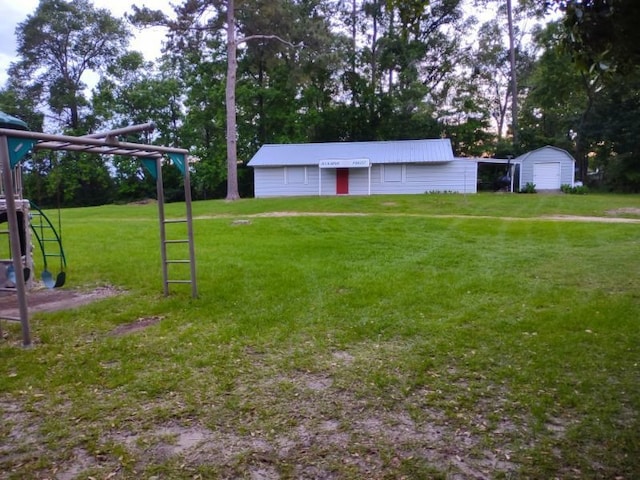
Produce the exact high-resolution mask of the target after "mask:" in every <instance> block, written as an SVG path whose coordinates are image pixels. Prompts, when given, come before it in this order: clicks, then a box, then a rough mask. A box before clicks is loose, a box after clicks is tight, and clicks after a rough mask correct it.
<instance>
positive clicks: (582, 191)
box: [560, 184, 589, 195]
mask: <svg viewBox="0 0 640 480" xmlns="http://www.w3.org/2000/svg"><path fill="white" fill-rule="evenodd" d="M560 191H561V192H562V193H570V194H575V195H586V194H587V193H588V192H589V187H587V186H586V185H576V186H573V187H572V186H571V185H568V184H563V185H560Z"/></svg>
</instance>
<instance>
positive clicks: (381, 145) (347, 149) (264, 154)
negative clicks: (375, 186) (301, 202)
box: [249, 138, 454, 167]
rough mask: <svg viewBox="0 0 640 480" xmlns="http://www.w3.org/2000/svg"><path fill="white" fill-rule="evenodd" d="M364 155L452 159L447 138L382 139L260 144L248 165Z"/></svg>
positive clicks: (392, 159)
mask: <svg viewBox="0 0 640 480" xmlns="http://www.w3.org/2000/svg"><path fill="white" fill-rule="evenodd" d="M354 158H357V159H368V160H369V161H370V162H371V163H443V162H450V161H452V160H453V159H454V157H453V149H452V148H451V141H450V140H449V139H448V138H440V139H430V140H395V141H385V142H333V143H299V144H282V145H274V144H267V145H263V146H262V147H261V148H260V150H258V152H257V153H256V154H255V155H254V156H253V158H252V159H251V160H250V161H249V166H250V167H277V166H284V165H291V166H296V165H297V166H301V165H318V164H319V163H320V162H321V161H322V160H342V159H345V160H346V159H354Z"/></svg>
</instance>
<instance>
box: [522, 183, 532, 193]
mask: <svg viewBox="0 0 640 480" xmlns="http://www.w3.org/2000/svg"><path fill="white" fill-rule="evenodd" d="M520 193H536V185H535V183H532V182H527V183H526V184H525V186H524V187H522V188H521V189H520Z"/></svg>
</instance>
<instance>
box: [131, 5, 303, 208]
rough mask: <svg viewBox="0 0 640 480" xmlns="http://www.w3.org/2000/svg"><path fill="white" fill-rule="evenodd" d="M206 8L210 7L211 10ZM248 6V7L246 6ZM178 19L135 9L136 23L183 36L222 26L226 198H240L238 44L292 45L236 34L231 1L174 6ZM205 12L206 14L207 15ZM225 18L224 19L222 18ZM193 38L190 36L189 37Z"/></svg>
mask: <svg viewBox="0 0 640 480" xmlns="http://www.w3.org/2000/svg"><path fill="white" fill-rule="evenodd" d="M209 7H212V9H211V11H210V9H209ZM247 8H251V6H247ZM177 13H178V18H177V20H176V21H169V20H168V19H167V18H166V17H165V16H164V15H162V13H161V12H157V11H156V12H154V11H151V10H149V9H147V8H142V9H140V8H137V7H136V8H134V15H133V16H132V18H133V20H134V21H136V22H137V23H142V24H150V23H163V24H165V25H168V26H169V27H170V28H171V30H172V31H173V32H174V34H175V35H183V34H185V33H187V36H186V37H183V38H189V37H188V35H189V34H188V32H189V31H195V32H197V34H196V40H197V41H199V42H203V41H204V42H205V43H206V38H203V37H202V36H201V34H207V33H208V34H210V35H211V36H212V37H214V38H217V35H218V33H219V30H220V28H221V27H223V25H224V31H225V32H226V41H225V45H226V54H227V74H226V80H225V84H226V87H225V108H226V145H227V197H226V198H227V200H236V199H238V198H240V194H239V190H238V155H237V149H238V132H237V123H236V115H237V111H236V78H237V70H238V59H237V53H238V47H239V45H241V44H244V43H247V42H250V41H255V40H259V41H264V40H277V41H280V42H281V43H284V44H287V45H289V46H290V47H293V44H291V42H288V41H286V40H284V39H282V38H281V37H280V36H278V35H275V34H271V33H269V34H264V33H255V34H252V35H245V36H238V35H237V34H238V26H237V24H236V6H235V1H234V0H227V1H226V2H223V1H214V2H208V1H201V0H192V1H187V2H185V3H184V4H183V5H182V7H178V8H177ZM207 13H208V14H207ZM223 17H224V19H225V21H224V22H223V21H222V19H223ZM191 38H192V37H191Z"/></svg>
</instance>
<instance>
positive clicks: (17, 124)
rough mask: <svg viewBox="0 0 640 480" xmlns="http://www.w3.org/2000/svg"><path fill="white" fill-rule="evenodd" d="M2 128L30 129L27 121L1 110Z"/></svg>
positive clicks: (0, 121)
mask: <svg viewBox="0 0 640 480" xmlns="http://www.w3.org/2000/svg"><path fill="white" fill-rule="evenodd" d="M0 128H12V129H14V130H29V127H28V126H27V124H26V123H24V122H23V121H22V120H20V119H19V118H16V117H12V116H11V115H7V114H6V113H4V112H2V111H0Z"/></svg>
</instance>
